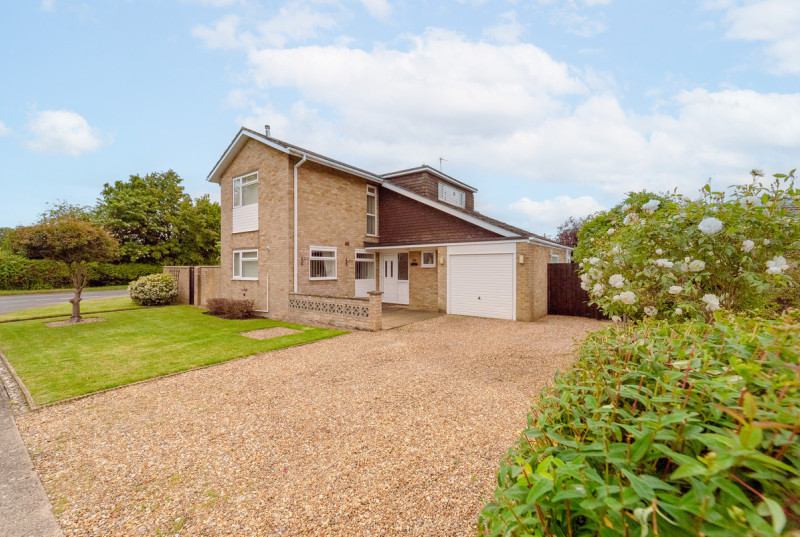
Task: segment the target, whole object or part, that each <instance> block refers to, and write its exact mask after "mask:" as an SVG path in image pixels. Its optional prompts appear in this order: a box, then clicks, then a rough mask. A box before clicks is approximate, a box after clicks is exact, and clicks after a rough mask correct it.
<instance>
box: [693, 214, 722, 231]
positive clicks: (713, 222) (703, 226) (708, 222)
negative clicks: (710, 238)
mask: <svg viewBox="0 0 800 537" xmlns="http://www.w3.org/2000/svg"><path fill="white" fill-rule="evenodd" d="M697 229H699V230H700V231H702V232H703V233H705V234H706V235H713V234H714V233H718V232H719V231H720V230H721V229H722V221H720V220H717V219H716V218H714V217H710V218H704V219H703V220H702V221H701V222H700V223H699V224H697Z"/></svg>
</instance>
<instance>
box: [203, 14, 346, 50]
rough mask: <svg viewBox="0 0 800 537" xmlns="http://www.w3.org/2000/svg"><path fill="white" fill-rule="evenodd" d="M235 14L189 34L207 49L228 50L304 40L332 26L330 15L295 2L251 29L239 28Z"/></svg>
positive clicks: (238, 19)
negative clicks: (200, 41) (201, 42)
mask: <svg viewBox="0 0 800 537" xmlns="http://www.w3.org/2000/svg"><path fill="white" fill-rule="evenodd" d="M241 26H242V19H241V18H240V17H239V16H238V15H226V16H225V17H222V18H221V19H220V20H218V21H217V22H216V23H215V24H214V25H213V26H211V27H209V26H204V25H198V26H195V27H194V28H193V29H192V35H194V36H195V37H197V38H199V39H200V40H202V41H203V43H204V44H205V46H206V47H208V48H211V49H223V50H230V49H236V48H245V49H249V48H253V47H258V46H269V47H283V46H285V45H286V44H287V43H289V42H291V41H306V40H309V39H313V38H315V37H317V36H318V35H319V31H320V30H326V29H330V28H333V27H335V26H336V20H335V18H334V17H333V15H331V14H329V13H325V12H321V11H315V10H313V9H311V8H309V7H307V6H300V5H298V4H289V5H286V6H284V7H282V8H280V10H278V12H277V13H276V14H275V15H274V16H273V17H272V18H270V19H268V20H266V21H263V22H259V23H256V24H255V29H254V31H252V32H251V31H248V30H243V29H241Z"/></svg>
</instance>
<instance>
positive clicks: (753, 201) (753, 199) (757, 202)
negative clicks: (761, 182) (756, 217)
mask: <svg viewBox="0 0 800 537" xmlns="http://www.w3.org/2000/svg"><path fill="white" fill-rule="evenodd" d="M739 204H740V205H741V206H742V208H744V209H747V208H748V207H761V206H762V205H763V203H761V198H759V197H758V196H745V197H743V198H742V199H740V200H739Z"/></svg>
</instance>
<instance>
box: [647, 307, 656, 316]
mask: <svg viewBox="0 0 800 537" xmlns="http://www.w3.org/2000/svg"><path fill="white" fill-rule="evenodd" d="M657 313H658V310H657V309H656V308H654V307H653V306H645V307H644V314H645V315H647V316H649V317H655V315H656V314H657Z"/></svg>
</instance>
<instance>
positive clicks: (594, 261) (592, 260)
mask: <svg viewBox="0 0 800 537" xmlns="http://www.w3.org/2000/svg"><path fill="white" fill-rule="evenodd" d="M599 262H600V258H599V257H590V258H589V264H590V265H596V264H598V263H599Z"/></svg>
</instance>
